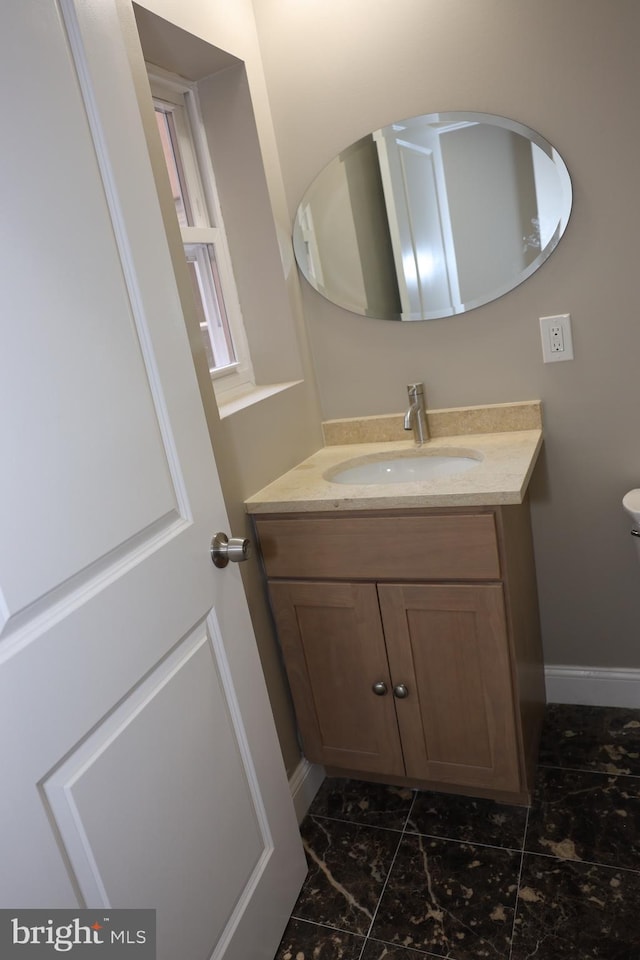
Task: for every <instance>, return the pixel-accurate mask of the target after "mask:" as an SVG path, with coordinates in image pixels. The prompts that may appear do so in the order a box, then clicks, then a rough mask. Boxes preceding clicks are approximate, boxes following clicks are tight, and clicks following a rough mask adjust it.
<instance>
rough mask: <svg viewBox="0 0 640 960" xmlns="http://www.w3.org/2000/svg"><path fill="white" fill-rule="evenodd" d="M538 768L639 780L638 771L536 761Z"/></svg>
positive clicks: (639, 774)
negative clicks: (596, 768) (566, 765)
mask: <svg viewBox="0 0 640 960" xmlns="http://www.w3.org/2000/svg"><path fill="white" fill-rule="evenodd" d="M538 769H539V770H562V771H564V772H566V773H595V774H598V776H600V777H629V779H630V780H640V773H623V772H622V770H618V771H615V772H614V771H612V770H594V769H593V768H592V767H564V766H560V765H558V764H555V763H542V762H540V763H538Z"/></svg>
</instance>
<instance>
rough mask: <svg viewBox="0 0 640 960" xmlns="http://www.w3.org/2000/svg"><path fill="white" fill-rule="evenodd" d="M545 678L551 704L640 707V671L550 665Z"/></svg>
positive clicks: (545, 672) (548, 699) (546, 669)
mask: <svg viewBox="0 0 640 960" xmlns="http://www.w3.org/2000/svg"><path fill="white" fill-rule="evenodd" d="M544 674H545V684H546V688H547V701H548V702H549V703H584V704H588V705H590V706H594V707H640V670H627V669H610V668H606V667H565V666H561V665H559V664H550V665H549V666H547V667H545V671H544Z"/></svg>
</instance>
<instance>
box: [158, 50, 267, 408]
mask: <svg viewBox="0 0 640 960" xmlns="http://www.w3.org/2000/svg"><path fill="white" fill-rule="evenodd" d="M150 81H151V90H152V94H153V103H154V109H155V116H156V122H157V125H158V131H159V134H160V141H161V143H162V149H163V153H164V158H165V163H166V166H167V172H168V174H169V183H170V185H171V191H172V194H173V199H174V202H175V208H176V216H177V218H178V223H179V225H180V230H181V234H182V242H183V244H184V251H185V256H186V260H187V264H188V267H189V276H190V278H191V284H192V288H193V293H194V299H195V303H196V309H197V312H198V320H199V323H200V330H201V332H202V337H203V341H204V345H205V350H206V354H207V358H208V362H209V371H210V373H211V376H212V378H213V380H214V385H215V387H216V393H218V394H219V393H224V392H227V391H231V390H234V391H235V390H236V389H238V388H243V387H245V386H246V385H248V384H250V383H252V381H253V371H252V368H251V363H250V359H249V351H248V345H247V340H246V336H245V333H244V328H243V325H242V318H241V314H240V305H239V302H238V296H237V292H236V287H235V281H234V278H233V272H232V269H231V259H230V256H229V251H228V247H227V241H226V237H225V233H224V226H223V223H222V216H221V213H220V205H219V202H218V196H217V193H216V188H215V179H214V175H213V170H212V166H211V160H210V157H209V155H208V147H207V142H206V136H205V133H204V130H203V127H202V121H201V119H200V113H199V108H198V102H197V97H196V93H195V90H194V89H193V88H192V87H191V86H189V85H188V84H186V83H185V82H184V81H180V80H178V79H177V78H171V77H169V76H167V75H166V74H164V73H162V74H159V73H156V72H155V69H154V71H153V72H151V71H150Z"/></svg>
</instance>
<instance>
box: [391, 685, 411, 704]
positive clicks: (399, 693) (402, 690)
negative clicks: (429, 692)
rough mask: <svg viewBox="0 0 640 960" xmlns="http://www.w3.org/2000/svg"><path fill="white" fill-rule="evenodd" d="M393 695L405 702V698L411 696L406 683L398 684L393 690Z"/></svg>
mask: <svg viewBox="0 0 640 960" xmlns="http://www.w3.org/2000/svg"><path fill="white" fill-rule="evenodd" d="M393 695H394V697H397V698H398V700H404V699H405V697H408V696H409V691H408V689H407V687H406V686H405V684H404V683H397V684H396V685H395V687H394V688H393Z"/></svg>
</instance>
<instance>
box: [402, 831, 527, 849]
mask: <svg viewBox="0 0 640 960" xmlns="http://www.w3.org/2000/svg"><path fill="white" fill-rule="evenodd" d="M404 834H407V835H408V836H410V837H428V838H429V839H430V840H444V841H445V842H446V843H460V844H467V845H471V846H473V847H483V848H484V847H486V848H487V849H489V850H507V851H508V852H509V853H520V850H521V848H520V847H518V846H515V847H514V846H508V847H503V846H500V844H498V843H482V842H481V841H480V840H459V839H458V838H457V837H446V836H444V835H443V834H441V833H422V832H421V831H420V830H405V831H403V836H404Z"/></svg>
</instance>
